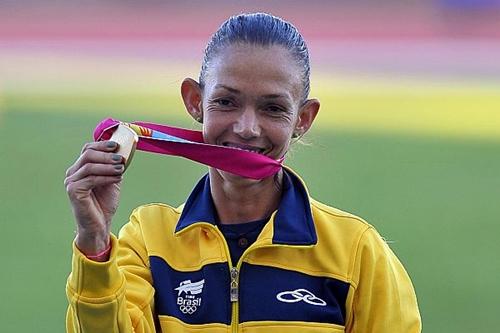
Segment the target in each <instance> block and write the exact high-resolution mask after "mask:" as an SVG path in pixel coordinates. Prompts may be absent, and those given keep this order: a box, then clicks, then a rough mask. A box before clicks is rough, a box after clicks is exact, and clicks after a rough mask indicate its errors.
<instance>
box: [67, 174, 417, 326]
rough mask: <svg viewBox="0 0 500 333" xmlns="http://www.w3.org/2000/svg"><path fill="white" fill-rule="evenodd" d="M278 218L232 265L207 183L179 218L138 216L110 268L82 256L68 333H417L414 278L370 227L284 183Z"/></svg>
mask: <svg viewBox="0 0 500 333" xmlns="http://www.w3.org/2000/svg"><path fill="white" fill-rule="evenodd" d="M284 180H285V181H284V194H283V197H282V200H281V204H280V207H279V208H278V210H277V211H276V212H275V213H273V215H272V216H271V218H270V219H269V222H268V223H267V224H266V225H265V226H264V229H263V230H262V232H261V234H260V235H259V237H258V239H257V241H256V242H255V243H254V244H252V245H251V246H250V247H249V248H248V249H247V250H246V251H245V253H244V254H243V255H242V257H241V258H240V260H239V262H238V264H237V266H236V267H233V266H232V264H231V260H230V256H229V250H228V246H227V244H226V242H225V239H224V237H223V235H222V233H221V232H220V231H219V229H218V228H217V226H216V225H215V215H214V208H213V203H212V199H211V196H210V189H209V178H208V176H205V177H204V178H203V179H202V180H201V181H200V182H199V183H198V185H197V186H196V187H195V188H194V190H193V192H192V193H191V195H190V197H189V198H188V200H187V202H186V203H185V204H184V205H182V206H181V207H179V208H172V207H170V206H167V205H164V204H150V205H145V206H141V207H138V208H137V209H135V210H134V211H133V213H132V215H131V217H130V222H129V223H127V224H126V225H125V226H124V227H123V228H122V230H121V231H120V234H119V239H117V238H116V237H114V236H113V235H112V236H111V241H112V251H111V256H110V259H109V261H107V262H103V263H99V262H94V261H91V260H88V259H87V258H86V257H85V256H84V255H82V254H81V253H80V252H79V251H78V249H77V248H76V247H75V246H73V262H72V272H71V274H70V276H69V278H68V282H67V286H66V291H67V296H68V300H69V308H68V314H67V331H68V332H82V333H83V332H88V333H99V332H107V333H109V332H141V333H142V332H144V333H145V332H164V333H165V332H167V333H169V332H174V333H178V332H197V333H200V332H204V333H222V332H224V333H229V332H244V333H277V332H287V333H295V332H297V333H299V332H300V333H321V332H325V333H326V332H330V333H333V332H356V333H390V332H394V333H406V332H407V333H417V332H420V331H421V321H420V315H419V311H418V307H417V300H416V296H415V292H414V290H413V287H412V284H411V281H410V278H409V277H408V274H407V273H406V271H405V270H404V268H403V266H402V265H401V263H400V262H399V260H398V259H397V258H396V256H395V255H394V253H393V252H392V251H391V249H390V248H389V247H388V246H387V244H386V243H385V242H384V240H383V239H382V238H381V237H380V236H379V234H378V233H377V232H376V231H375V230H374V229H373V227H372V226H370V225H369V224H367V223H366V222H364V221H363V220H362V219H360V218H358V217H356V216H353V215H350V214H348V213H345V212H342V211H340V210H338V209H335V208H331V207H328V206H326V205H324V204H321V203H319V202H317V201H315V200H313V199H312V198H310V197H309V195H308V193H307V190H306V188H305V186H304V184H303V183H302V181H301V180H300V179H299V178H298V176H296V175H295V174H293V173H292V172H291V171H290V170H287V171H286V172H285V177H284Z"/></svg>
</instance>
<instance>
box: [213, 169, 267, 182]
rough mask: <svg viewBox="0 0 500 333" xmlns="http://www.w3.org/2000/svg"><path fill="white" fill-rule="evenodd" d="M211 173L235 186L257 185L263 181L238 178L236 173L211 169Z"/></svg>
mask: <svg viewBox="0 0 500 333" xmlns="http://www.w3.org/2000/svg"><path fill="white" fill-rule="evenodd" d="M210 173H215V174H216V176H218V177H220V178H221V179H222V180H224V181H227V182H231V183H233V184H235V185H236V184H237V185H252V184H257V183H259V182H261V181H262V179H252V178H246V177H242V176H238V175H236V174H234V173H231V172H228V171H223V170H220V169H215V168H210Z"/></svg>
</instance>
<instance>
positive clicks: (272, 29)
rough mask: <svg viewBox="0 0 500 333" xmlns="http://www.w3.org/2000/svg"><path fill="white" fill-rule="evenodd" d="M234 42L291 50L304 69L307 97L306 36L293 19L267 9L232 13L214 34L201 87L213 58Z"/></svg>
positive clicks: (204, 59) (201, 76)
mask: <svg viewBox="0 0 500 333" xmlns="http://www.w3.org/2000/svg"><path fill="white" fill-rule="evenodd" d="M234 44H250V45H258V46H273V45H279V46H282V47H284V48H285V49H286V50H288V51H289V52H290V54H291V56H292V57H293V59H294V60H295V61H296V63H297V65H298V67H299V68H300V69H301V80H302V98H303V101H305V100H306V99H307V96H308V95H309V90H310V84H309V76H310V72H311V69H310V65H309V52H308V49H307V45H306V43H305V41H304V38H303V37H302V35H301V34H300V33H299V31H298V30H297V28H295V27H294V26H293V25H292V24H291V23H289V22H287V21H285V20H283V19H281V18H279V17H276V16H273V15H270V14H266V13H251V14H240V15H237V16H232V17H230V18H229V19H228V20H227V21H225V22H224V23H223V24H222V25H221V26H220V28H219V29H218V30H217V31H216V32H215V33H214V34H213V35H212V38H211V39H210V41H209V42H208V44H207V47H206V49H205V54H204V57H203V63H202V65H201V72H200V77H199V82H200V85H201V86H202V87H203V86H204V83H205V77H206V73H207V70H208V68H209V66H210V62H211V60H212V59H213V58H214V57H216V56H217V55H218V53H219V52H221V51H222V50H224V49H225V48H226V47H228V46H230V45H234Z"/></svg>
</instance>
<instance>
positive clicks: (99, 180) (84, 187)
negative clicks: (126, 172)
mask: <svg viewBox="0 0 500 333" xmlns="http://www.w3.org/2000/svg"><path fill="white" fill-rule="evenodd" d="M122 179H123V177H122V176H95V175H90V176H88V177H85V178H83V179H80V180H78V181H75V182H69V183H68V184H66V192H67V193H68V195H69V196H70V197H73V196H75V195H76V194H78V193H82V192H87V191H90V190H92V189H93V188H94V187H99V186H105V185H110V184H116V183H119V182H121V181H122Z"/></svg>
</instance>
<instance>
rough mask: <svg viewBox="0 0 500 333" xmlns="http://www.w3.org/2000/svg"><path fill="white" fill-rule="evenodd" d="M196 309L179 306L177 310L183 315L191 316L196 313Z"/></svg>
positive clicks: (188, 306)
mask: <svg viewBox="0 0 500 333" xmlns="http://www.w3.org/2000/svg"><path fill="white" fill-rule="evenodd" d="M197 309H198V307H197V306H196V305H181V306H179V310H181V312H182V313H184V314H187V313H188V314H193V313H195V312H196V310H197Z"/></svg>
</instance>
